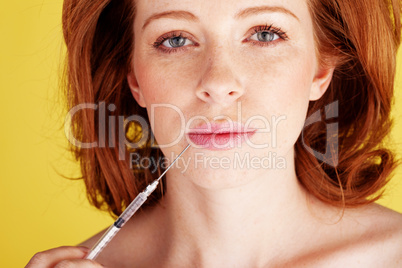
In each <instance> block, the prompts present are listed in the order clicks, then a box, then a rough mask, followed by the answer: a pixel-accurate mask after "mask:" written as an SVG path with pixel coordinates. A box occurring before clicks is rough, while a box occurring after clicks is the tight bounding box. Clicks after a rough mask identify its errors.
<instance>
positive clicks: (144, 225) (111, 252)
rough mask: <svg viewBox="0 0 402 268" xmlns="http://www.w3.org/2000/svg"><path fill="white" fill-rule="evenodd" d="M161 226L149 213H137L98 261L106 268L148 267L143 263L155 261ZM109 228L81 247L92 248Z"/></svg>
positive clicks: (86, 241)
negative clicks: (134, 265)
mask: <svg viewBox="0 0 402 268" xmlns="http://www.w3.org/2000/svg"><path fill="white" fill-rule="evenodd" d="M159 224H160V223H158V222H156V223H155V222H154V221H152V220H151V219H150V217H149V211H148V212H146V213H143V212H137V214H136V217H134V218H133V219H131V220H130V221H128V222H127V223H126V225H124V228H121V230H120V231H119V232H118V233H117V234H116V236H115V237H114V238H113V239H112V240H111V241H110V243H109V244H108V245H107V246H106V247H105V248H104V249H103V251H102V252H101V253H100V254H99V256H98V257H97V258H96V261H97V262H99V263H100V264H103V265H105V266H106V267H119V268H125V267H132V264H133V263H135V264H136V267H147V266H146V265H143V263H145V262H149V260H150V259H151V260H153V259H155V256H157V254H158V253H157V250H158V247H157V245H158V244H160V241H159V238H160V237H161V235H160V234H159V233H158V232H155V230H158V228H157V227H159ZM155 225H157V226H155ZM108 228H109V227H107V228H105V229H104V230H102V231H100V232H99V233H97V234H95V235H94V236H92V237H90V238H88V239H87V240H85V241H83V242H82V243H80V246H85V247H88V248H92V247H93V246H94V245H95V244H96V243H97V242H98V240H99V239H100V238H101V237H102V236H103V234H104V233H105V232H106V231H107V229H108Z"/></svg>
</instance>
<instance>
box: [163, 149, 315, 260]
mask: <svg viewBox="0 0 402 268" xmlns="http://www.w3.org/2000/svg"><path fill="white" fill-rule="evenodd" d="M292 159H293V155H290V156H289V159H287V160H288V162H287V163H288V164H289V165H288V166H287V167H286V169H282V170H279V169H273V170H267V169H257V170H255V169H249V170H247V172H246V173H245V172H242V171H240V172H239V171H237V172H233V173H230V174H229V175H226V176H227V177H228V179H230V180H233V181H235V180H237V179H238V180H244V178H245V176H246V177H247V176H248V177H249V179H248V180H247V183H244V184H241V185H236V186H234V187H231V188H219V187H216V188H213V189H211V188H206V187H202V186H200V185H199V184H196V183H194V181H197V180H196V179H192V178H191V176H196V174H197V172H186V173H180V172H179V171H175V170H174V169H172V172H170V173H168V176H167V182H168V183H167V191H166V193H165V195H164V197H163V199H162V200H161V203H160V205H161V206H160V208H161V211H159V213H160V215H161V217H162V218H163V219H162V220H163V221H164V223H166V224H164V228H166V229H165V232H164V233H165V234H168V235H167V237H166V240H167V241H169V242H168V243H169V246H168V248H169V254H170V255H171V254H178V255H181V256H183V258H186V259H188V258H191V259H192V261H191V262H193V263H194V262H195V263H197V264H198V265H200V264H201V265H200V266H201V267H228V266H239V265H240V267H243V266H242V265H244V266H245V267H246V266H248V267H250V265H251V266H254V267H256V266H262V265H263V263H266V262H267V261H269V259H275V258H277V257H278V256H280V255H281V254H283V252H284V251H287V250H290V248H289V247H292V246H293V245H292V241H293V240H294V238H295V237H297V236H299V237H300V235H301V233H303V232H301V229H304V228H305V226H306V225H308V224H310V225H311V222H309V220H310V218H309V216H308V215H310V214H309V210H308V207H307V205H306V192H305V191H304V188H303V187H302V186H301V185H300V184H299V182H298V180H297V177H296V174H295V168H294V165H293V163H294V162H293V161H291V160H292ZM230 172H232V171H230ZM199 173H202V172H199V171H198V174H199ZM227 173H229V171H226V173H225V174H227ZM184 174H186V175H184ZM202 174H203V175H204V178H202V179H204V180H208V179H211V178H208V177H206V176H205V172H204V173H202ZM222 174H224V173H222ZM212 179H213V180H219V179H220V178H219V177H217V178H212ZM221 179H222V180H223V179H227V178H223V177H221ZM208 185H210V184H208ZM162 215H163V216H162ZM176 259H177V258H176ZM178 259H181V258H178ZM217 260H218V261H219V262H220V263H217ZM193 263H192V264H193ZM189 265H191V264H189Z"/></svg>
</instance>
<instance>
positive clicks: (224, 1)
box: [135, 0, 310, 27]
mask: <svg viewBox="0 0 402 268" xmlns="http://www.w3.org/2000/svg"><path fill="white" fill-rule="evenodd" d="M306 1H307V0H270V1H266V0H236V1H234V0H135V3H136V11H137V12H136V20H135V21H136V24H137V23H140V24H141V25H137V26H140V27H142V26H143V25H144V23H145V22H146V21H147V20H148V19H149V18H150V17H152V16H154V15H156V14H160V13H163V12H168V11H189V12H190V13H192V14H194V16H195V17H196V18H197V19H198V20H196V22H201V23H208V22H222V21H230V20H231V19H239V18H240V17H238V16H236V15H239V14H241V13H242V11H245V10H246V9H251V8H254V9H253V10H251V12H247V17H252V16H253V15H261V14H262V13H266V14H268V13H270V14H271V16H274V15H276V14H280V13H281V12H282V13H283V14H281V15H290V14H293V15H294V16H293V17H297V19H298V21H299V22H301V23H303V22H307V20H309V19H310V15H309V11H308V7H307V2H306ZM258 7H260V8H261V7H264V8H265V11H261V9H260V10H259V12H257V11H258V10H257V8H258ZM270 8H271V10H269V9H270ZM270 11H271V12H270ZM274 11H275V12H274ZM287 11H288V12H287ZM243 13H244V12H243ZM285 13H288V14H285ZM245 17H246V16H243V17H242V18H245ZM289 19H291V18H289Z"/></svg>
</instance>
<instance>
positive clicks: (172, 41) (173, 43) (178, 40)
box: [162, 35, 192, 48]
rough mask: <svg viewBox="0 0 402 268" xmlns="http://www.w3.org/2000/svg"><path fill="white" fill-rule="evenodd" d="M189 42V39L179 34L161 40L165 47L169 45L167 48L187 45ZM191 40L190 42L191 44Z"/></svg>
mask: <svg viewBox="0 0 402 268" xmlns="http://www.w3.org/2000/svg"><path fill="white" fill-rule="evenodd" d="M188 42H190V40H189V39H187V38H185V37H182V36H181V35H180V36H175V37H172V38H168V39H166V40H165V41H163V42H162V45H164V46H165V47H169V48H176V47H182V46H184V45H188V44H187V43H188ZM191 43H192V42H190V44H191Z"/></svg>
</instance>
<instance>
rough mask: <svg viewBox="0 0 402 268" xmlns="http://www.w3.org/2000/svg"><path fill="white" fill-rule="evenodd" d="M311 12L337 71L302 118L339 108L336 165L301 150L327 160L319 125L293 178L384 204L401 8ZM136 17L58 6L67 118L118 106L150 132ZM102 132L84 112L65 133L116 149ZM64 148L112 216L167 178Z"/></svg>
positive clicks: (347, 1)
mask: <svg viewBox="0 0 402 268" xmlns="http://www.w3.org/2000/svg"><path fill="white" fill-rule="evenodd" d="M308 6H309V10H310V13H311V16H312V18H313V25H314V33H315V42H316V47H317V56H318V58H319V62H320V64H322V65H324V66H325V65H330V64H331V63H333V62H336V68H335V71H334V76H333V79H332V81H331V83H330V85H329V88H328V90H327V91H326V93H325V94H324V96H323V97H322V98H320V99H319V100H317V101H314V102H311V103H310V106H309V110H308V116H310V115H311V114H313V113H314V112H315V111H318V110H320V109H323V108H324V107H325V106H326V105H328V104H330V103H333V102H334V101H338V103H339V107H340V109H339V114H338V122H339V123H338V132H339V135H338V144H339V149H338V152H337V154H336V155H335V154H333V155H332V156H330V158H331V157H332V158H335V157H336V158H337V165H335V166H333V165H329V164H327V163H328V162H326V161H322V160H318V159H317V158H316V157H315V156H314V155H312V154H311V153H310V152H308V151H307V150H306V146H308V147H310V148H314V150H316V151H320V152H323V151H325V149H326V142H327V141H326V134H327V133H326V129H325V127H324V126H323V125H322V124H311V125H309V126H307V127H305V129H304V130H303V135H301V136H300V137H299V139H298V141H297V143H296V145H295V152H296V159H295V163H296V173H297V176H298V179H299V181H300V182H301V183H302V185H303V186H304V187H305V188H306V189H307V191H308V192H310V193H311V194H312V195H314V196H315V197H317V198H319V199H320V200H322V201H324V202H326V203H328V204H332V205H336V206H341V207H345V206H346V207H353V206H359V205H363V204H368V203H370V202H373V201H374V200H376V199H378V198H379V197H380V196H381V192H380V193H379V194H378V192H379V191H380V190H382V189H383V187H384V186H385V185H386V183H387V178H389V175H390V173H391V172H392V171H393V170H394V168H395V166H396V161H395V160H394V156H393V154H392V152H390V151H389V150H387V149H385V148H383V145H382V141H383V139H384V138H385V137H386V135H387V134H388V133H389V130H390V127H391V125H392V121H391V119H390V110H391V104H392V100H393V87H394V78H395V69H396V51H397V49H398V47H399V45H400V39H401V6H400V2H399V0H392V1H391V0H389V1H387V0H380V1H378V0H343V1H341V0H308ZM134 17H135V6H134V1H132V0H119V1H117V0H92V1H89V0H65V1H64V6H63V33H64V38H65V42H66V45H67V59H66V76H65V77H66V87H65V97H66V100H67V107H68V109H71V108H73V107H75V106H76V105H78V104H83V103H93V104H96V103H100V102H105V103H106V104H115V105H116V109H115V111H114V112H113V113H111V114H112V115H119V116H125V117H128V116H131V115H139V116H141V117H142V118H144V119H145V120H146V121H147V123H148V125H149V121H148V116H147V112H146V109H144V108H142V107H140V106H139V105H138V104H137V103H136V102H135V101H134V100H133V98H132V95H131V92H130V89H129V86H128V84H127V81H126V77H127V74H128V73H129V72H130V68H131V67H130V63H131V60H132V57H131V56H132V50H133V42H134V35H133V22H134ZM334 60H335V61H334ZM106 119H108V118H106ZM105 126H106V131H104V133H103V134H102V133H101V134H99V132H98V129H99V127H100V126H99V118H98V113H96V112H94V110H92V109H85V110H82V111H80V112H79V113H77V114H76V115H75V116H74V117H73V118H72V124H71V132H72V133H73V135H74V137H75V138H76V139H77V140H79V141H81V142H93V141H96V142H98V144H99V143H102V142H105V141H110V140H114V144H119V139H118V138H119V137H118V135H115V133H114V132H113V131H108V130H110V129H109V128H108V126H109V127H110V126H111V127H112V128H111V129H112V130H115V129H117V125H116V122H109V121H108V122H106V123H105ZM125 131H126V132H127V136H130V137H128V138H131V141H136V140H138V138H139V137H141V135H142V132H141V128H136V127H132V128H127V129H125ZM129 132H130V133H132V132H134V135H128V133H129ZM108 133H111V136H110V137H109V135H108ZM70 149H71V150H72V152H73V153H74V155H75V157H76V159H77V160H78V161H80V165H81V172H82V179H83V180H84V182H85V185H86V189H87V196H88V199H89V201H90V202H91V204H93V205H94V206H95V207H97V208H101V209H106V210H109V211H110V212H111V213H112V214H114V215H119V214H120V213H121V212H122V211H123V209H124V208H125V206H126V205H127V204H129V203H130V202H131V200H132V199H133V198H134V197H135V196H136V195H137V194H138V193H139V191H142V190H143V189H144V188H145V186H146V185H147V184H148V183H150V182H151V181H152V180H154V179H155V178H157V177H158V176H159V175H160V174H161V173H162V172H163V170H162V167H160V166H159V167H158V171H157V172H156V173H152V172H151V171H150V170H149V169H135V168H134V169H131V168H130V164H129V157H128V156H129V153H130V152H133V149H131V150H130V148H127V150H125V155H126V157H125V159H124V160H120V158H119V153H121V152H119V146H112V148H110V147H108V146H103V147H101V146H96V147H95V148H90V149H87V148H82V147H80V146H78V147H77V146H74V145H71V147H70ZM134 151H135V152H137V153H139V154H140V155H141V156H143V157H148V158H149V157H153V158H154V159H161V157H162V156H163V154H162V152H161V150H160V149H158V148H152V147H151V144H150V140H148V143H147V144H146V145H145V146H143V147H141V148H136V149H135V150H134ZM163 185H164V184H163ZM163 190H164V189H163V188H162V187H161V188H159V189H157V190H156V191H155V192H154V194H153V195H152V196H151V198H150V200H149V201H147V205H152V204H155V202H157V201H158V200H159V199H160V197H161V196H162V193H163ZM376 194H377V195H376ZM369 197H371V198H370V199H369Z"/></svg>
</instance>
